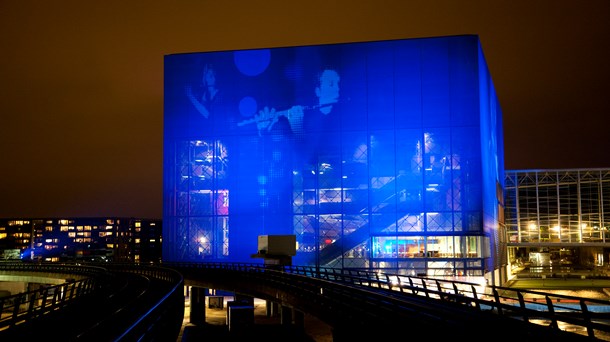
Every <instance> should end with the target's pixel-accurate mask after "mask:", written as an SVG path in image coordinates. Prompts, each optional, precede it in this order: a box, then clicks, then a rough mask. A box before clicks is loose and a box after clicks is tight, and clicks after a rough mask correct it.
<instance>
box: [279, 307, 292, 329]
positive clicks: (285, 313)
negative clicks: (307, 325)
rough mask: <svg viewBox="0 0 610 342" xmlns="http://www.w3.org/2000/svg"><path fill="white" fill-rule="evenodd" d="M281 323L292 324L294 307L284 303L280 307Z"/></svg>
mask: <svg viewBox="0 0 610 342" xmlns="http://www.w3.org/2000/svg"><path fill="white" fill-rule="evenodd" d="M280 324H281V325H292V308H290V307H288V306H284V305H282V307H281V308H280Z"/></svg>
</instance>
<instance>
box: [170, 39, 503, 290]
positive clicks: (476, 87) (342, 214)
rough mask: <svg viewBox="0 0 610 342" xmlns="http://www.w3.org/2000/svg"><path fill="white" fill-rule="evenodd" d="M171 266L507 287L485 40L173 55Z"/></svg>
mask: <svg viewBox="0 0 610 342" xmlns="http://www.w3.org/2000/svg"><path fill="white" fill-rule="evenodd" d="M164 111H165V122H164V197H163V198H164V212H163V221H164V231H163V259H164V260H167V261H201V262H207V261H239V262H260V261H261V260H260V259H259V260H257V259H253V258H252V257H251V256H252V254H254V253H256V252H257V237H258V236H259V235H274V234H281V235H284V234H294V235H296V238H297V243H298V248H297V255H296V256H295V257H294V258H293V264H297V265H317V266H324V267H335V268H357V269H368V270H371V269H379V270H382V271H386V272H394V273H401V274H409V275H414V274H427V275H429V276H469V277H483V276H485V277H486V278H488V279H489V280H491V281H493V282H494V283H501V282H502V281H503V280H502V279H501V278H502V277H504V276H503V275H502V274H504V273H505V267H506V255H505V254H506V253H505V251H506V244H505V241H503V240H504V236H505V234H504V224H503V222H502V212H503V211H502V206H503V188H504V160H503V158H504V156H503V149H504V146H503V135H502V134H503V131H502V114H501V109H500V106H499V104H498V100H497V98H496V93H495V89H494V86H493V82H492V80H491V77H490V74H489V71H488V69H487V65H486V62H485V59H484V55H483V52H482V48H481V43H480V41H479V38H478V37H477V36H476V35H464V36H452V37H439V38H427V39H405V40H389V41H377V42H364V43H345V44H331V45H317V46H300V47H282V48H271V49H256V50H236V51H218V52H204V53H188V54H174V55H168V56H165V105H164Z"/></svg>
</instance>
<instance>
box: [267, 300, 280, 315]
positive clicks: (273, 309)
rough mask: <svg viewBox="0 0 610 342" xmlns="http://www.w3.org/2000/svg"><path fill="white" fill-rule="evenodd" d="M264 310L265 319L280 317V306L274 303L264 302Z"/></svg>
mask: <svg viewBox="0 0 610 342" xmlns="http://www.w3.org/2000/svg"><path fill="white" fill-rule="evenodd" d="M265 309H266V313H267V317H278V316H279V315H280V306H279V305H278V303H276V302H272V301H270V300H267V301H265Z"/></svg>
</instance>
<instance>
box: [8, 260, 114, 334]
mask: <svg viewBox="0 0 610 342" xmlns="http://www.w3.org/2000/svg"><path fill="white" fill-rule="evenodd" d="M0 272H1V273H3V274H13V275H14V274H21V275H26V274H32V273H34V272H35V273H36V274H40V273H47V274H50V275H51V277H56V278H64V279H70V278H74V276H75V275H78V276H80V277H82V279H79V280H68V281H66V282H65V283H62V284H58V285H47V286H43V287H40V288H38V289H36V290H33V291H27V292H22V293H17V294H14V295H10V296H5V297H0V331H2V330H5V329H9V328H11V327H14V326H16V325H17V324H21V323H23V322H26V321H30V320H34V319H36V318H38V317H41V316H43V315H46V314H48V313H50V312H52V311H56V310H60V309H62V308H63V307H65V306H66V305H68V304H70V303H71V302H72V301H74V300H76V299H78V298H82V297H84V296H88V295H90V294H92V293H95V292H96V291H97V290H99V289H100V287H102V286H103V284H104V283H105V278H106V276H107V273H106V271H105V270H104V269H102V268H99V267H93V266H88V267H85V266H77V265H58V264H24V263H6V262H3V263H0Z"/></svg>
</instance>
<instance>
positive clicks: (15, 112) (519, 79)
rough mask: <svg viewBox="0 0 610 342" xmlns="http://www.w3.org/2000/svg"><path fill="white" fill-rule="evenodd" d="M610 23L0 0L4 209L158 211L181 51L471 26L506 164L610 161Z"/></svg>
mask: <svg viewBox="0 0 610 342" xmlns="http://www.w3.org/2000/svg"><path fill="white" fill-rule="evenodd" d="M413 3H421V4H419V5H417V4H415V5H414V4H413ZM609 23H610V1H608V0H587V1H561V0H560V1H518V0H517V1H488V0H486V1H453V0H452V1H405V0H395V1H384V0H376V1H354V0H345V1H332V0H320V1H307V2H304V1H286V0H265V1H206V0H199V1H131V0H128V1H125V0H121V1H113V0H105V1H82V0H75V1H64V0H54V1H38V0H36V1H32V0H0V49H1V50H0V51H1V53H0V80H1V83H0V84H1V85H0V87H1V89H0V160H1V162H2V164H1V167H0V196H1V198H2V202H1V203H0V217H4V218H17V217H23V218H33V217H77V216H95V217H97V216H117V217H140V218H162V185H163V170H162V157H163V57H164V55H167V54H173V53H185V52H202V51H218V50H231V49H247V48H264V47H279V46H297V45H312V44H328V43H345V42H360V41H373V40H386V39H405V38H421V37H435V36H448V35H461V34H477V35H479V37H480V39H481V43H482V45H483V52H484V54H485V56H486V59H487V64H488V67H489V70H490V73H491V76H492V79H493V82H494V84H495V87H496V92H497V95H498V98H499V101H500V105H501V107H502V112H503V116H504V144H505V168H506V169H508V170H516V169H518V170H521V169H556V168H570V169H573V168H608V167H610V127H609V126H608V121H609V120H608V119H607V118H606V116H608V115H610V84H609V80H610V66H609V63H610V24H609Z"/></svg>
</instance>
